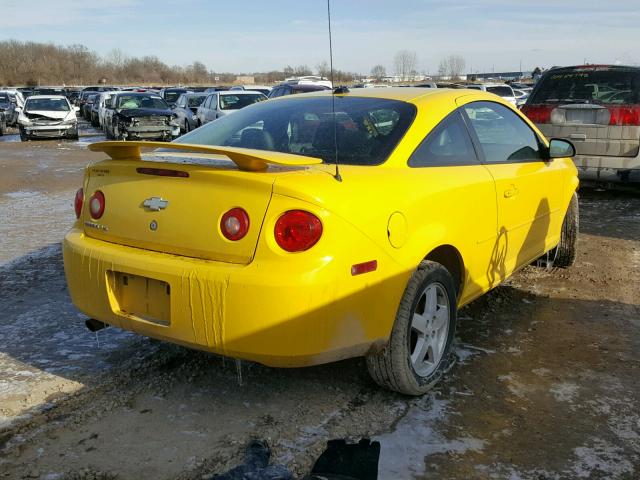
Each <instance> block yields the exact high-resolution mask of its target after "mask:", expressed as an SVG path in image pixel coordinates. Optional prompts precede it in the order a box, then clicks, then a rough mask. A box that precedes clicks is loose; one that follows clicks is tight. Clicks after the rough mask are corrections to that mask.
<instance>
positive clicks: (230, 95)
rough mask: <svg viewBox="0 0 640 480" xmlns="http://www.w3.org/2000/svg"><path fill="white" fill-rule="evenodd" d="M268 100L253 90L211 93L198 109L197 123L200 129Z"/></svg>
mask: <svg viewBox="0 0 640 480" xmlns="http://www.w3.org/2000/svg"><path fill="white" fill-rule="evenodd" d="M266 99H267V97H266V96H265V95H264V94H262V93H260V92H254V91H252V90H246V91H245V90H223V91H220V92H213V93H210V94H209V96H208V97H207V98H205V100H204V102H202V103H201V104H200V106H199V107H198V110H197V112H196V123H197V124H198V127H200V126H202V125H204V124H206V123H209V122H212V121H214V120H216V119H218V118H220V117H224V116H225V115H229V114H231V113H234V112H237V111H238V110H240V109H241V108H244V107H246V106H248V105H252V104H254V103H258V102H262V101H264V100H266Z"/></svg>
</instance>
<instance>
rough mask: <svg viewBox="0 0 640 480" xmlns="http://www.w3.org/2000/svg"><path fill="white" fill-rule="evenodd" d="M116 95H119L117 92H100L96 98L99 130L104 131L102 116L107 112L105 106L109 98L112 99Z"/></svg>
mask: <svg viewBox="0 0 640 480" xmlns="http://www.w3.org/2000/svg"><path fill="white" fill-rule="evenodd" d="M116 93H119V91H118V90H110V91H108V92H102V93H101V94H100V96H99V97H98V100H97V102H98V123H99V124H100V128H102V129H103V130H104V129H105V125H104V116H105V112H106V111H107V105H108V102H109V100H110V99H111V97H113V96H114V95H115V94H116Z"/></svg>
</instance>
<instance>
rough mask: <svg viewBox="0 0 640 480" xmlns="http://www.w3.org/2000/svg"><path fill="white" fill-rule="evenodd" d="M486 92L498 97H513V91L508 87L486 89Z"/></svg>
mask: <svg viewBox="0 0 640 480" xmlns="http://www.w3.org/2000/svg"><path fill="white" fill-rule="evenodd" d="M487 92H489V93H493V94H494V95H498V96H499V97H513V90H511V88H510V87H487Z"/></svg>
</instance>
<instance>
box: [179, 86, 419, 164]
mask: <svg viewBox="0 0 640 480" xmlns="http://www.w3.org/2000/svg"><path fill="white" fill-rule="evenodd" d="M331 112H332V107H331V97H330V96H327V97H308V98H304V97H301V96H292V97H289V98H288V99H283V100H278V101H269V102H264V103H260V104H257V105H253V106H250V107H247V108H245V109H243V110H240V111H239V112H238V113H234V114H233V115H227V116H224V117H222V118H220V119H218V120H216V121H215V122H211V123H208V124H206V125H205V126H204V127H201V128H199V129H197V130H194V131H193V132H191V133H189V134H187V135H184V136H182V137H180V138H179V139H178V140H176V142H177V143H194V144H202V145H221V146H233V147H244V148H254V149H258V150H271V151H277V152H284V153H293V154H299V155H308V156H311V157H318V158H321V159H323V160H324V162H325V163H335V160H336V148H335V146H336V143H337V147H338V162H339V163H341V164H347V165H378V164H380V163H383V162H384V161H385V160H386V159H387V157H388V156H389V155H390V154H391V152H392V151H393V149H394V148H395V147H396V145H397V144H398V142H399V141H400V139H401V138H402V137H403V136H404V134H405V132H406V131H407V129H408V128H409V126H410V125H411V122H412V121H413V119H414V117H415V114H416V108H415V107H414V106H413V105H411V104H409V103H405V102H400V101H396V100H387V99H378V98H357V97H336V98H335V112H336V113H335V115H333V114H332V113H331ZM334 118H335V124H334Z"/></svg>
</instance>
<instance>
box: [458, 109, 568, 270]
mask: <svg viewBox="0 0 640 480" xmlns="http://www.w3.org/2000/svg"><path fill="white" fill-rule="evenodd" d="M462 110H463V112H464V115H465V119H466V122H467V125H468V126H469V129H470V132H471V134H472V138H473V139H474V143H475V144H476V149H477V151H478V152H479V153H480V155H481V161H482V162H483V163H484V165H485V166H486V168H487V169H488V170H489V172H490V173H491V175H492V176H493V179H494V181H495V183H496V196H497V203H498V240H499V241H500V242H502V243H503V244H504V245H505V250H506V256H505V258H504V266H502V269H503V270H504V272H505V273H506V274H507V275H509V274H510V273H512V272H513V271H515V270H517V269H518V268H520V267H522V266H524V265H527V264H529V263H530V262H531V261H533V260H535V259H536V258H538V257H539V256H541V255H542V254H544V252H546V251H547V250H549V249H550V248H551V246H552V245H554V244H555V242H557V239H558V236H559V233H560V226H561V224H562V219H563V215H562V198H563V192H562V188H563V181H562V177H563V167H562V165H561V164H560V163H559V162H553V161H547V160H546V158H547V154H546V148H547V147H546V144H545V143H544V141H543V140H542V139H541V138H540V137H539V136H538V135H537V134H536V132H534V130H533V129H532V128H531V127H530V126H529V124H528V123H527V122H526V121H525V120H524V119H523V118H521V117H520V116H519V115H518V114H517V113H516V112H514V111H513V110H512V109H510V108H508V107H506V106H504V105H501V104H499V103H497V102H490V101H489V102H488V101H475V102H470V103H467V104H466V105H464V106H463V108H462Z"/></svg>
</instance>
